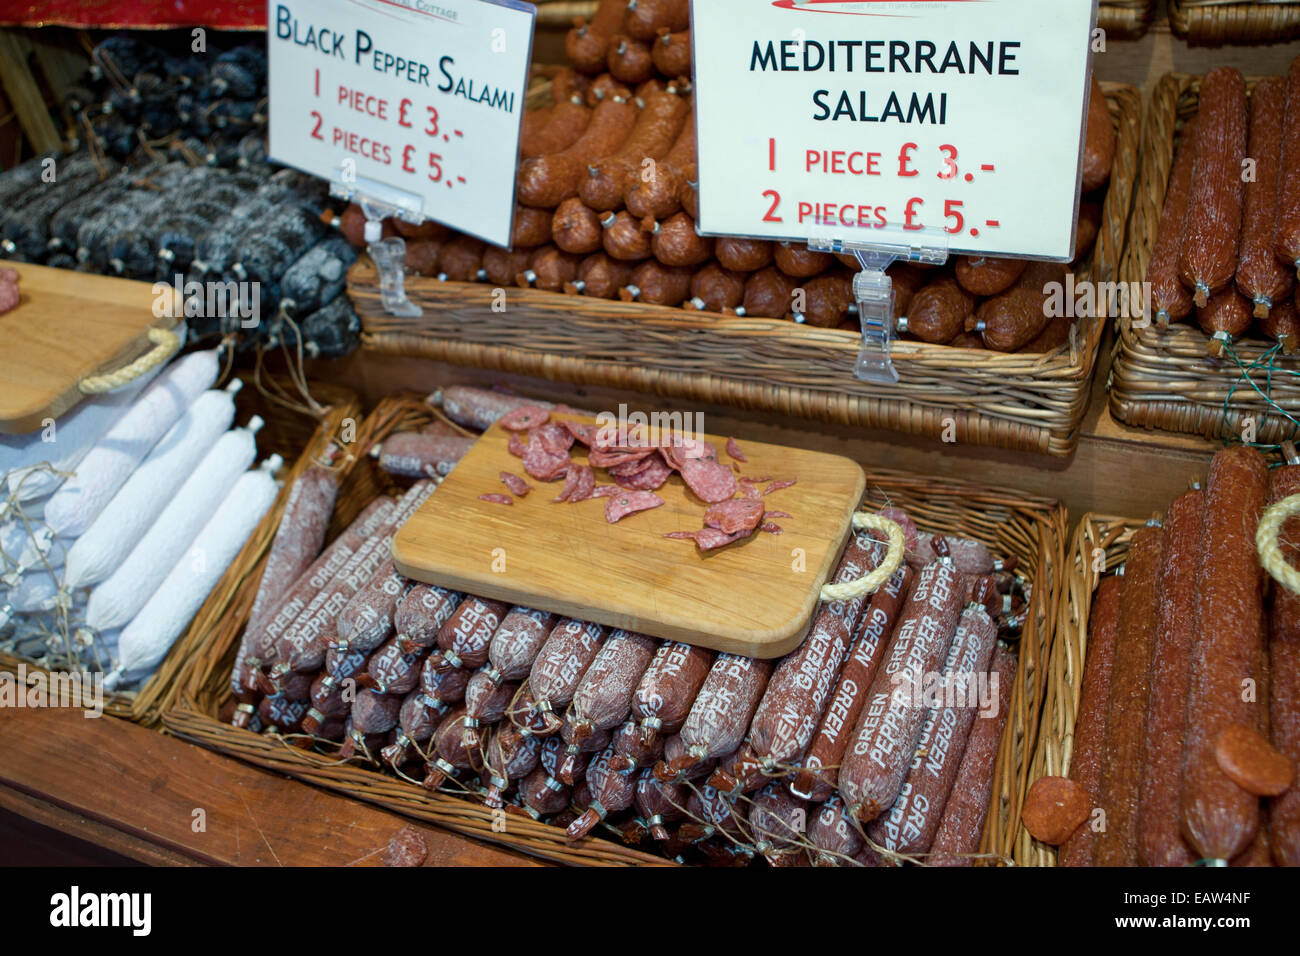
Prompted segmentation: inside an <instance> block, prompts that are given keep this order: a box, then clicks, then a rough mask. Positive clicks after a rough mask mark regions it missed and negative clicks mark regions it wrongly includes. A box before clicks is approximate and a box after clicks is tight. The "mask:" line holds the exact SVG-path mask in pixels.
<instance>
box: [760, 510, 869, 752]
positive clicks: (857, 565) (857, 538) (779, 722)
mask: <svg viewBox="0 0 1300 956" xmlns="http://www.w3.org/2000/svg"><path fill="white" fill-rule="evenodd" d="M884 556H885V546H884V545H883V544H882V543H881V542H879V541H877V540H876V539H875V538H873V537H872V536H871V534H870V533H868V532H859V533H858V534H855V535H854V536H853V537H852V538H850V539H849V543H848V546H847V547H846V548H845V549H844V554H843V556H842V557H841V558H840V563H839V566H838V567H837V568H836V569H835V574H834V578H833V581H834V583H836V584H840V583H843V582H845V581H853V580H856V579H858V578H861V577H864V576H865V575H867V574H869V573H870V572H871V571H874V570H875V569H876V567H877V566H879V564H880V562H881V560H882V559H883V558H884ZM866 603H867V597H866V596H865V595H863V596H862V597H856V598H851V599H850V600H847V601H829V602H824V603H823V604H822V605H821V606H820V607H819V608H818V609H817V613H816V615H815V616H814V618H813V623H812V627H811V628H810V629H809V632H808V636H807V637H806V638H805V639H804V642H803V643H802V644H800V645H799V647H797V648H796V649H795V650H793V651H791V652H790V653H789V654H787V655H786V656H785V657H783V658H782V659H781V662H780V663H779V664H778V665H777V666H776V669H775V670H774V671H773V673H772V678H771V680H769V681H768V683H767V689H766V690H765V691H764V692H763V698H762V700H760V701H759V704H758V710H757V711H756V712H755V714H754V720H753V722H752V723H751V724H750V725H749V742H750V746H751V747H753V749H754V754H755V756H756V757H757V758H758V760H759V762H760V763H761V764H762V766H763V767H764V768H765V769H768V770H774V769H777V768H778V767H780V766H782V765H789V764H790V763H792V762H793V761H795V760H797V759H798V758H799V757H801V756H802V755H803V752H804V750H806V749H807V747H808V744H809V743H810V742H811V741H812V736H813V732H814V731H815V730H816V729H817V724H818V721H820V720H821V716H822V713H823V711H824V710H825V708H826V703H827V701H828V700H829V698H830V691H831V687H832V686H834V683H835V681H836V679H837V678H838V677H839V673H840V668H841V667H842V666H843V665H844V660H845V657H846V656H847V655H848V650H849V641H850V640H851V639H852V636H853V632H854V630H855V629H856V628H857V626H858V620H859V619H860V618H861V617H862V608H863V606H864V605H865V604H866Z"/></svg>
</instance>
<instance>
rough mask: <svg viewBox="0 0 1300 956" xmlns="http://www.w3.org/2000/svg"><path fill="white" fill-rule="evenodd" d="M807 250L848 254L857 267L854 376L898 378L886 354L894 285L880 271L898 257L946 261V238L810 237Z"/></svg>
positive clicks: (925, 235) (937, 262)
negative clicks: (858, 343)
mask: <svg viewBox="0 0 1300 956" xmlns="http://www.w3.org/2000/svg"><path fill="white" fill-rule="evenodd" d="M808 248H809V249H815V250H816V251H818V252H830V253H841V254H845V253H847V254H851V255H853V256H854V257H855V258H856V259H857V260H858V264H859V265H860V266H861V267H862V271H861V272H859V273H858V274H857V275H856V276H854V277H853V295H854V298H856V299H857V300H858V321H859V322H861V323H862V348H861V349H860V350H859V351H858V361H857V364H856V365H855V366H854V368H853V374H854V375H856V376H857V377H858V378H860V379H862V380H863V381H864V382H877V383H880V384H884V385H888V384H891V383H893V382H897V381H898V370H897V369H896V368H894V363H893V360H892V359H891V358H890V346H891V344H892V342H893V339H894V327H895V322H894V284H893V281H892V280H891V279H890V278H889V276H888V275H886V273H885V270H886V269H888V268H889V267H890V266H891V265H892V264H893V263H895V262H897V261H904V262H924V263H928V264H930V265H936V266H941V265H943V264H944V263H945V262H947V261H948V237H947V236H946V235H945V234H943V233H937V234H936V233H930V232H928V231H927V232H923V233H916V234H915V235H913V236H910V237H903V236H900V237H898V239H897V240H894V239H892V238H882V237H880V236H875V237H873V241H871V242H858V241H855V240H851V239H839V238H836V239H822V238H817V237H810V238H809V239H808Z"/></svg>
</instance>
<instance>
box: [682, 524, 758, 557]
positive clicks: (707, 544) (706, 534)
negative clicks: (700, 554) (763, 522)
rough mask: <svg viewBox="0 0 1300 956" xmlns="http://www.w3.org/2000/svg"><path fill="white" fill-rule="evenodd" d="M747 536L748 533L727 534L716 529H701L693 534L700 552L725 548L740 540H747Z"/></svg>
mask: <svg viewBox="0 0 1300 956" xmlns="http://www.w3.org/2000/svg"><path fill="white" fill-rule="evenodd" d="M749 534H750V533H749V532H748V531H739V532H737V533H736V534H727V533H726V532H725V531H719V530H718V529H717V528H703V529H701V530H699V531H697V532H695V544H696V546H697V547H698V548H699V549H700V550H701V551H716V550H717V549H718V548H725V547H726V546H727V545H729V544H732V543H733V542H736V541H739V540H740V539H741V538H748V537H749Z"/></svg>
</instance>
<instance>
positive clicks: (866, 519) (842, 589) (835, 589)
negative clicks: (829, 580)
mask: <svg viewBox="0 0 1300 956" xmlns="http://www.w3.org/2000/svg"><path fill="white" fill-rule="evenodd" d="M853 530H854V531H880V532H882V533H884V534H885V535H886V536H887V537H888V539H889V550H888V551H886V552H885V559H884V560H883V561H881V562H880V565H879V566H878V567H877V568H876V570H874V571H872V572H871V573H870V574H868V575H867V576H866V577H862V578H858V579H857V580H856V581H841V582H840V583H839V584H823V585H822V593H821V599H822V600H823V601H850V600H852V599H853V598H860V597H866V596H867V595H868V594H874V593H875V592H876V591H878V590H880V587H881V586H882V585H883V584H884V583H885V582H886V581H888V580H889V579H890V578H892V577H893V576H894V572H895V571H897V570H898V566H899V565H901V564H902V563H903V550H904V540H903V529H902V528H900V527H899V526H898V523H897V522H894V521H890V520H889V519H888V518H885V517H882V516H881V515H878V514H872V513H871V512H869V511H858V512H855V513H854V515H853Z"/></svg>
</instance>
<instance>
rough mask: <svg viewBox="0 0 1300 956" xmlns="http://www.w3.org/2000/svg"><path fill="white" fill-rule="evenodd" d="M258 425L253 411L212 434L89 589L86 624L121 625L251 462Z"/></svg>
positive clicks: (275, 466) (277, 464)
mask: <svg viewBox="0 0 1300 956" xmlns="http://www.w3.org/2000/svg"><path fill="white" fill-rule="evenodd" d="M261 427H262V420H261V419H260V418H258V417H257V416H256V415H255V416H253V419H252V420H251V421H250V422H249V423H248V425H247V427H245V428H236V429H234V430H232V431H228V432H226V433H225V434H224V435H222V436H221V438H219V439H218V440H217V443H216V444H215V445H213V446H212V450H211V451H209V452H208V453H207V455H205V456H204V457H203V461H202V463H201V464H200V465H199V467H198V468H197V469H195V471H194V474H192V475H190V477H189V480H187V481H186V482H185V484H183V485H182V486H181V488H180V490H179V491H178V492H176V494H175V495H174V496H173V497H172V500H171V501H170V502H168V504H167V507H166V508H164V509H163V512H162V514H161V515H159V516H158V520H157V521H155V522H154V523H153V527H151V528H150V529H149V530H148V531H147V532H145V535H144V537H143V538H141V539H140V543H139V544H137V545H136V546H135V547H134V548H132V549H131V553H130V554H129V555H128V556H127V558H126V560H125V561H123V562H122V563H121V564H120V565H119V566H118V568H117V570H116V571H114V572H113V573H112V574H111V575H109V576H108V578H107V579H106V580H104V581H102V582H101V583H100V584H98V585H96V586H95V589H94V590H93V591H91V592H90V600H89V602H88V603H87V605H86V624H87V625H89V626H90V627H92V628H94V629H95V630H106V629H108V628H113V627H124V626H125V625H126V624H127V623H128V622H129V621H130V620H131V618H133V617H135V615H136V614H137V613H138V612H139V610H140V608H142V607H144V604H145V602H146V601H147V600H149V598H150V596H151V595H152V594H153V593H154V591H155V590H156V589H157V587H158V584H159V583H160V582H161V581H162V580H163V578H165V577H166V576H167V572H168V571H170V570H171V568H172V567H173V566H174V565H175V564H176V562H177V561H178V560H180V558H181V556H182V555H183V554H184V553H185V551H186V549H187V548H188V547H189V546H190V544H191V543H192V542H193V541H194V540H195V539H196V538H197V537H198V534H199V532H200V531H202V530H203V526H204V525H205V524H206V523H207V521H208V519H209V518H211V517H212V514H213V512H215V511H216V510H217V507H218V506H219V505H220V504H221V501H222V498H223V496H224V495H225V494H226V492H227V491H229V489H230V487H231V486H232V485H233V484H234V483H235V482H236V481H238V480H239V477H240V475H242V474H243V473H244V472H245V471H246V470H247V469H248V466H249V465H251V464H252V463H253V459H254V458H255V457H256V456H257V439H256V438H255V437H254V435H255V434H256V433H257V430H258V429H259V428H261ZM269 461H271V462H273V464H272V465H271V471H272V472H274V471H276V470H277V469H278V468H279V467H280V465H281V464H283V462H282V461H281V460H280V457H279V456H278V455H275V456H273V457H272V458H271V459H269Z"/></svg>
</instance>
